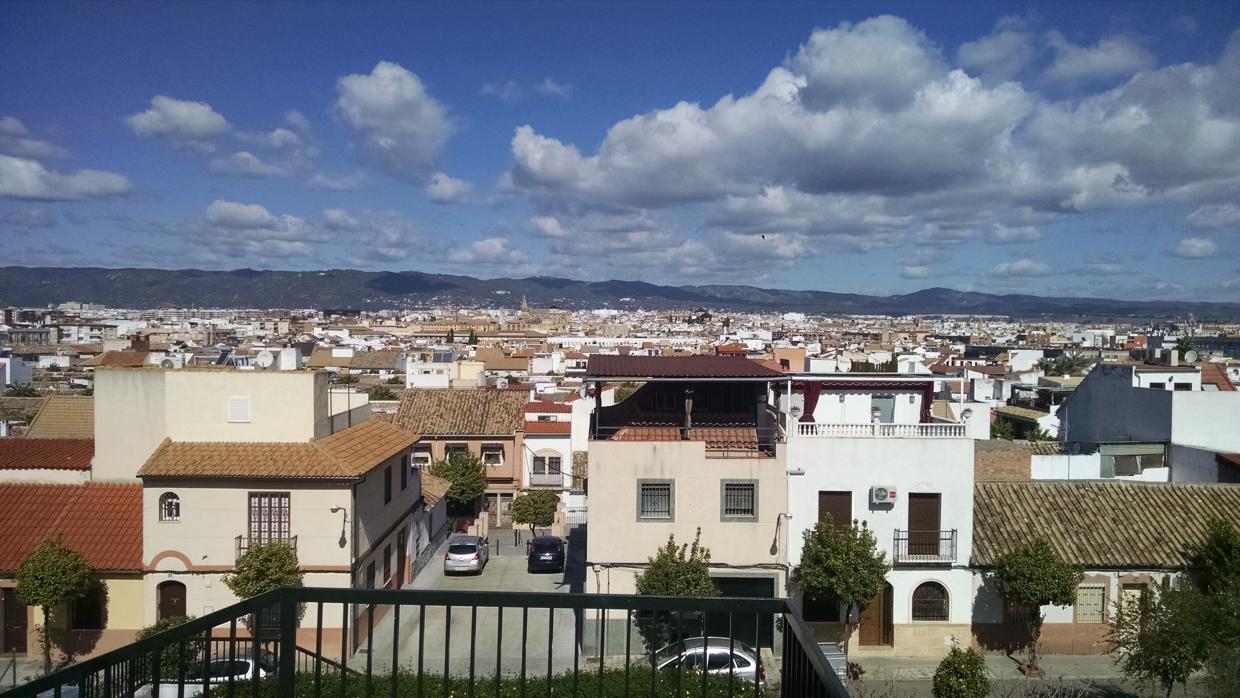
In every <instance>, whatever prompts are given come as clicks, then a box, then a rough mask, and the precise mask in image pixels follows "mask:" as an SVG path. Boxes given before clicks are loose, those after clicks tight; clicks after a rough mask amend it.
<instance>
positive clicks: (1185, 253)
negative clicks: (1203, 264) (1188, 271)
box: [1175, 238, 1218, 259]
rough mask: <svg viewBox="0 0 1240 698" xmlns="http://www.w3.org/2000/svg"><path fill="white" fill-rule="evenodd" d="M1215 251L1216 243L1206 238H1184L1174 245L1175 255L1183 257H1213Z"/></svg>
mask: <svg viewBox="0 0 1240 698" xmlns="http://www.w3.org/2000/svg"><path fill="white" fill-rule="evenodd" d="M1217 252H1218V245H1216V244H1214V241H1213V240H1210V239H1208V238H1184V239H1183V240H1180V244H1178V245H1176V246H1175V256H1177V257H1184V258H1185V259H1201V258H1203V257H1213V256H1214V255H1215V254H1216V253H1217Z"/></svg>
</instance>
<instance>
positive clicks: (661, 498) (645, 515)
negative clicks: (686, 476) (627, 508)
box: [637, 480, 675, 521]
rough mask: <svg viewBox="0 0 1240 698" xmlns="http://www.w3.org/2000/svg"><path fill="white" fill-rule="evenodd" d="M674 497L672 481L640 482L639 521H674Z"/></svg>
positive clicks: (638, 496) (638, 488)
mask: <svg viewBox="0 0 1240 698" xmlns="http://www.w3.org/2000/svg"><path fill="white" fill-rule="evenodd" d="M674 497H675V494H674V488H673V486H672V481H671V480H638V481H637V518H638V520H639V521H640V520H646V521H672V520H673V517H674V515H675V509H674V506H675V502H674Z"/></svg>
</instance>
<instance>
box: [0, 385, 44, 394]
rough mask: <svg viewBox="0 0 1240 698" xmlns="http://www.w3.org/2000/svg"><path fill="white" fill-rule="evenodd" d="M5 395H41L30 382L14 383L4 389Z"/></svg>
mask: <svg viewBox="0 0 1240 698" xmlns="http://www.w3.org/2000/svg"><path fill="white" fill-rule="evenodd" d="M4 396H5V397H41V396H40V394H39V391H38V390H36V389H35V387H34V386H33V385H31V384H29V383H14V384H13V385H10V386H9V387H7V388H5V389H4Z"/></svg>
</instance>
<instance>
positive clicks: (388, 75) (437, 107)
mask: <svg viewBox="0 0 1240 698" xmlns="http://www.w3.org/2000/svg"><path fill="white" fill-rule="evenodd" d="M336 89H337V92H338V93H339V97H338V99H337V100H336V109H337V111H338V112H339V113H340V115H341V117H342V118H343V119H344V121H345V123H347V124H348V125H349V126H350V127H352V129H353V130H354V133H355V136H356V140H357V146H358V148H359V149H360V150H361V151H362V152H363V153H364V154H365V155H366V156H367V157H368V158H370V159H371V160H372V161H373V162H374V163H375V164H376V165H377V166H378V167H380V168H381V169H383V170H384V171H385V172H387V173H388V174H390V175H392V176H394V177H396V178H398V179H402V180H405V181H407V182H410V183H414V184H421V183H423V182H424V181H425V180H426V178H427V177H428V176H430V174H431V173H433V172H434V171H435V162H436V160H437V159H438V158H439V153H440V151H441V150H442V149H443V147H444V145H445V144H446V143H447V142H448V139H449V138H450V137H451V136H452V132H453V126H452V123H451V121H450V120H449V119H448V113H447V109H446V108H445V107H444V106H443V105H442V104H440V103H439V101H438V100H436V99H435V98H434V97H432V96H431V95H430V93H429V92H428V91H427V89H426V86H425V85H424V84H423V83H422V81H421V80H420V79H419V78H418V76H417V75H414V74H413V73H411V72H409V71H408V70H406V69H405V68H403V67H401V66H400V65H397V64H395V63H389V62H387V61H382V62H380V63H379V64H378V65H376V66H375V68H374V70H372V71H371V72H370V74H369V75H358V74H354V75H346V76H345V77H342V78H340V79H339V80H337V81H336Z"/></svg>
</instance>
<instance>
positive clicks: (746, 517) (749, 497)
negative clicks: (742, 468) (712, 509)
mask: <svg viewBox="0 0 1240 698" xmlns="http://www.w3.org/2000/svg"><path fill="white" fill-rule="evenodd" d="M720 487H721V494H722V496H721V498H720V499H721V501H720V519H721V520H723V521H753V520H755V519H757V518H758V482H757V481H756V480H724V481H723V482H722V483H721V484H720Z"/></svg>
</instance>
